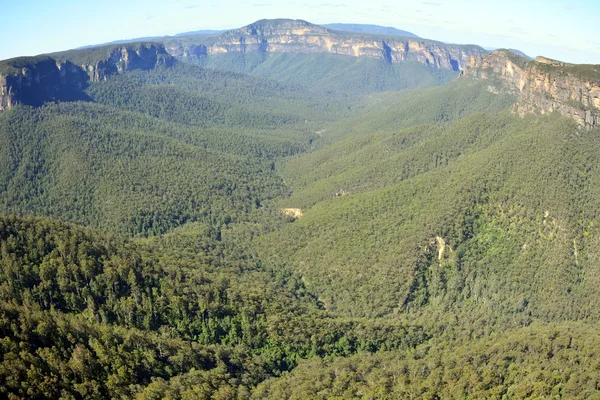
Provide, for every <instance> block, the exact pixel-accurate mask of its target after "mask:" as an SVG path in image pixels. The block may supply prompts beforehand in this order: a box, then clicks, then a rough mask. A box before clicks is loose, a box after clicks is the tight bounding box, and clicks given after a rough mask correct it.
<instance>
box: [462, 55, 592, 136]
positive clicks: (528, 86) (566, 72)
mask: <svg viewBox="0 0 600 400" xmlns="http://www.w3.org/2000/svg"><path fill="white" fill-rule="evenodd" d="M461 74H462V75H463V76H471V77H475V78H477V79H485V80H488V81H490V90H492V91H495V90H509V91H513V92H515V93H517V94H518V95H519V100H518V102H517V103H516V104H515V106H514V108H513V111H514V112H515V113H517V114H519V115H520V116H521V117H523V116H524V115H526V114H549V113H554V112H558V113H560V114H561V115H563V116H566V117H569V118H572V119H573V120H574V121H575V122H577V124H578V125H579V126H581V127H586V128H591V127H594V126H598V125H600V65H578V64H568V63H564V62H560V61H556V60H552V59H549V58H546V57H537V58H536V59H535V60H533V61H530V60H527V59H526V58H524V57H520V56H518V55H516V54H514V53H512V52H510V51H508V50H496V51H494V52H491V53H489V54H487V55H484V56H481V57H472V58H471V59H470V61H469V63H468V65H467V67H466V68H465V70H464V71H463V72H462V73H461Z"/></svg>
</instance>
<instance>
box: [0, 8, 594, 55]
mask: <svg viewBox="0 0 600 400" xmlns="http://www.w3.org/2000/svg"><path fill="white" fill-rule="evenodd" d="M0 10H2V12H1V13H2V19H1V20H2V28H3V29H2V31H3V32H4V33H3V34H2V35H1V36H0V59H5V58H9V57H16V56H21V55H34V54H40V53H47V52H53V51H58V50H66V49H70V48H75V47H79V46H84V45H89V44H96V43H102V42H108V41H112V40H118V39H129V38H135V37H142V36H162V35H173V34H176V33H179V32H185V31H192V30H199V29H226V28H238V27H240V26H243V25H247V24H249V23H251V22H254V21H255V20H258V19H261V18H300V19H305V20H307V21H310V22H314V23H328V22H355V23H370V24H378V25H385V26H393V27H396V28H399V29H404V30H408V31H411V32H413V33H415V34H417V35H419V36H421V37H425V38H430V39H435V40H440V41H445V42H452V43H475V44H479V45H481V46H485V47H512V48H517V49H520V50H522V51H524V52H525V53H527V54H529V55H531V56H536V55H545V56H547V57H552V58H556V59H560V60H563V61H568V62H575V63H593V64H600V0H502V1H489V0H427V1H421V0H413V1H404V0H344V1H339V0H321V1H310V0H298V1H290V0H282V1H270V0H250V1H240V0H202V1H198V0H171V1H166V0H160V1H159V0H102V1H91V0H0Z"/></svg>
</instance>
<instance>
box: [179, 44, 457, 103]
mask: <svg viewBox="0 0 600 400" xmlns="http://www.w3.org/2000/svg"><path fill="white" fill-rule="evenodd" d="M186 60H187V61H191V62H194V63H197V64H199V65H202V66H205V67H209V68H215V69H224V70H231V71H235V72H239V73H244V74H250V75H253V76H262V77H268V78H271V79H274V80H276V81H279V82H284V83H288V84H294V85H299V86H303V87H306V88H308V89H310V90H312V91H316V92H320V93H327V92H333V93H338V94H347V95H362V94H365V93H372V92H383V91H388V90H403V89H409V88H417V87H429V86H435V85H440V84H442V83H445V82H448V81H450V80H451V79H452V78H454V77H456V73H455V72H452V71H446V70H440V69H435V68H429V67H426V66H424V65H421V64H419V63H417V62H404V63H397V64H388V63H385V62H384V61H382V60H379V59H372V58H357V57H350V56H342V55H336V54H328V53H314V54H298V53H258V52H255V53H232V54H213V55H209V56H201V57H199V58H198V57H196V58H194V57H189V59H186Z"/></svg>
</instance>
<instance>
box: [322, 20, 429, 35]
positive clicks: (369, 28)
mask: <svg viewBox="0 0 600 400" xmlns="http://www.w3.org/2000/svg"><path fill="white" fill-rule="evenodd" d="M323 26H324V27H325V28H329V29H335V30H336V31H344V32H359V33H371V34H374V35H391V36H402V37H407V38H419V36H417V35H415V34H414V33H412V32H408V31H403V30H401V29H396V28H392V27H389V26H381V25H371V24H339V23H336V24H325V25H323Z"/></svg>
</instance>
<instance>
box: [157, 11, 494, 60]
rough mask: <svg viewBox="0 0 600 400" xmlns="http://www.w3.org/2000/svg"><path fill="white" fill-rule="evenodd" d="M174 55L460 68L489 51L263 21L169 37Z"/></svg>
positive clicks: (298, 22)
mask: <svg viewBox="0 0 600 400" xmlns="http://www.w3.org/2000/svg"><path fill="white" fill-rule="evenodd" d="M165 46H166V48H167V51H169V53H171V54H172V55H174V56H182V57H186V56H189V55H194V56H203V55H211V54H223V53H249V52H262V53H332V54H341V55H346V56H353V57H371V58H379V59H382V60H384V61H386V62H388V63H398V62H403V61H417V62H419V63H421V64H424V65H427V66H431V67H434V68H443V69H448V70H454V71H459V70H461V69H462V68H464V67H465V66H466V64H467V63H468V61H469V59H470V58H471V57H473V56H482V55H483V54H485V53H486V51H485V50H484V49H483V48H481V47H479V46H474V45H454V44H445V43H441V42H435V41H431V40H426V39H419V38H405V37H399V36H397V35H375V34H370V33H358V32H342V31H337V30H332V29H328V28H326V27H323V26H319V25H315V24H311V23H310V22H307V21H303V20H291V19H276V20H260V21H257V22H255V23H253V24H250V25H247V26H244V27H242V28H239V29H234V30H230V31H227V32H224V33H222V34H219V35H211V36H198V37H197V38H194V37H190V36H188V37H186V38H185V40H183V39H181V40H178V39H172V38H171V39H169V40H166V41H165Z"/></svg>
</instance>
